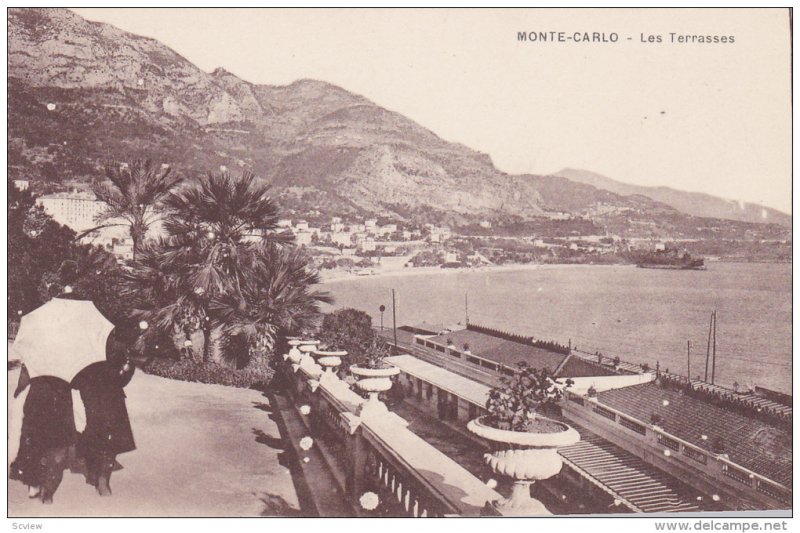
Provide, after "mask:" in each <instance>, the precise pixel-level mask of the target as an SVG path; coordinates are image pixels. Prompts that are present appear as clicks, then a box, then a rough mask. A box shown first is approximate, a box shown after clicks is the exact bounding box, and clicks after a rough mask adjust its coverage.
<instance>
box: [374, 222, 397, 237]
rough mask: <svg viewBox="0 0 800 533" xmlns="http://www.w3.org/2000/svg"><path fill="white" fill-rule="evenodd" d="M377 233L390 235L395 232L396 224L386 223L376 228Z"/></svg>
mask: <svg viewBox="0 0 800 533" xmlns="http://www.w3.org/2000/svg"><path fill="white" fill-rule="evenodd" d="M378 233H379V234H380V235H392V234H393V233H397V224H386V225H383V226H381V227H380V228H378Z"/></svg>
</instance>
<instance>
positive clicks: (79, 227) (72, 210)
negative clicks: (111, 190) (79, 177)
mask: <svg viewBox="0 0 800 533" xmlns="http://www.w3.org/2000/svg"><path fill="white" fill-rule="evenodd" d="M36 203H38V204H39V205H41V206H42V207H43V208H44V210H45V212H46V213H47V214H48V215H50V216H51V217H53V219H54V220H55V221H56V222H58V223H59V224H63V225H65V226H67V227H69V228H70V229H72V230H74V231H76V232H79V233H80V232H82V231H86V230H87V229H91V228H94V227H96V226H97V223H96V221H95V220H96V218H97V216H98V215H99V214H100V213H101V212H102V211H103V210H104V209H105V205H106V204H105V203H103V202H100V201H98V200H97V199H96V198H95V196H94V194H92V193H88V192H77V191H75V192H71V193H56V194H48V195H45V196H42V197H41V198H39V199H38V200H36Z"/></svg>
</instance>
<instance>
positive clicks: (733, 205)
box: [552, 168, 792, 226]
mask: <svg viewBox="0 0 800 533" xmlns="http://www.w3.org/2000/svg"><path fill="white" fill-rule="evenodd" d="M552 175H554V176H559V177H563V178H567V179H569V180H571V181H575V182H577V183H584V184H587V185H592V186H594V187H597V188H598V189H604V190H607V191H611V192H614V193H616V194H620V195H624V196H630V195H634V194H639V195H642V196H647V197H648V198H652V199H653V200H656V201H659V202H662V203H665V204H667V205H669V206H672V207H674V208H675V209H677V210H678V211H681V212H683V213H687V214H689V215H693V216H702V217H713V218H723V219H728V220H738V221H742V222H753V223H763V222H774V223H777V224H781V225H784V226H791V223H792V216H791V215H790V214H788V213H785V212H783V211H780V210H778V209H774V208H772V207H765V206H761V205H758V204H754V203H751V202H737V201H735V200H726V199H724V198H720V197H718V196H714V195H711V194H708V193H702V192H690V191H682V190H680V189H674V188H672V187H667V186H664V185H660V186H644V185H634V184H631V183H625V182H621V181H618V180H615V179H613V178H609V177H608V176H603V175H602V174H598V173H596V172H592V171H589V170H583V169H573V168H564V169H561V170H559V171H558V172H554V173H553V174H552Z"/></svg>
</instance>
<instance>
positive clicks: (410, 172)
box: [8, 9, 685, 224]
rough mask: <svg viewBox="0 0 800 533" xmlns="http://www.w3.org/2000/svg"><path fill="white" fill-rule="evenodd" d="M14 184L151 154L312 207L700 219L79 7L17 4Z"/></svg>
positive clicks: (77, 175)
mask: <svg viewBox="0 0 800 533" xmlns="http://www.w3.org/2000/svg"><path fill="white" fill-rule="evenodd" d="M8 22H9V24H8V32H9V35H8V73H9V81H8V99H9V101H8V111H9V118H8V128H9V141H8V152H9V163H8V165H9V166H8V174H9V178H13V179H16V178H19V179H31V180H34V181H46V182H48V183H50V184H51V185H52V186H58V185H59V184H63V183H64V182H69V181H88V180H91V179H97V178H99V177H101V176H102V172H101V168H102V163H103V162H104V161H108V160H110V159H111V160H126V159H129V158H134V157H142V156H148V157H150V158H152V159H154V160H156V161H159V162H164V163H169V164H171V165H173V166H175V167H177V168H180V169H182V171H183V172H185V173H187V174H189V175H194V174H196V173H200V172H207V171H209V170H214V171H216V170H217V169H218V168H220V167H221V166H225V167H227V168H228V169H230V170H231V171H239V170H241V169H249V170H252V171H253V172H254V173H255V174H256V175H258V176H260V177H262V178H263V179H266V180H269V181H270V182H272V183H273V184H274V186H275V188H276V194H277V195H279V196H280V199H281V204H282V205H283V206H285V207H286V206H288V207H289V208H295V209H296V210H298V211H300V212H303V210H306V211H310V212H320V213H323V214H347V213H353V214H358V215H366V214H371V215H379V216H384V217H388V218H394V219H397V220H408V219H414V220H415V221H417V222H420V221H446V222H449V223H454V224H459V223H467V222H474V221H476V220H483V219H488V220H500V221H502V220H518V219H528V218H532V217H538V216H542V215H547V214H548V213H549V212H554V211H556V212H569V213H579V214H587V215H593V216H594V215H596V214H597V213H606V214H607V213H613V214H614V215H615V216H618V217H619V216H620V214H624V217H623V218H624V220H628V219H629V218H637V217H638V218H646V219H648V220H651V219H652V218H653V217H657V216H659V214H661V213H663V214H669V215H670V216H671V217H673V218H674V217H679V218H680V217H685V215H682V214H681V213H679V212H678V211H677V210H676V209H675V208H674V207H671V206H670V205H667V203H666V202H664V203H661V202H660V201H657V200H654V199H653V198H652V197H648V196H647V195H630V194H619V193H616V192H614V191H611V190H603V189H601V188H598V187H596V186H593V185H591V184H583V183H576V182H575V181H572V180H570V179H567V178H565V177H559V176H531V175H523V176H512V175H508V174H505V173H503V172H500V171H499V170H497V169H496V168H495V167H494V165H493V164H492V161H491V159H490V157H489V156H488V155H486V154H483V153H480V152H478V151H475V150H472V149H470V148H468V147H465V146H463V145H460V144H456V143H451V142H448V141H446V140H443V139H441V138H439V137H438V136H437V135H436V134H435V133H433V132H431V131H429V130H427V129H425V128H424V127H422V126H420V125H419V124H417V123H415V122H413V121H411V120H409V119H407V118H406V117H404V116H402V115H400V114H398V113H395V112H393V111H389V110H387V109H384V108H382V107H380V106H378V105H376V104H375V103H373V102H371V101H369V100H368V99H366V98H364V97H362V96H359V95H356V94H353V93H350V92H348V91H346V90H344V89H342V88H340V87H336V86H334V85H331V84H328V83H325V82H321V81H314V80H299V81H296V82H294V83H292V84H290V85H287V86H272V85H258V84H253V83H249V82H247V81H245V80H242V79H240V78H238V77H237V76H235V75H233V74H232V73H230V72H227V71H225V70H224V69H221V68H220V69H217V70H215V71H213V72H211V73H206V72H204V71H202V70H200V69H199V68H197V67H196V66H195V65H193V64H192V63H190V62H189V61H188V60H186V59H185V58H183V57H181V56H180V55H179V54H177V53H175V52H174V51H173V50H171V49H169V48H168V47H166V46H164V45H163V44H161V43H160V42H158V41H156V40H153V39H149V38H144V37H141V36H137V35H133V34H130V33H127V32H124V31H122V30H119V29H117V28H115V27H113V26H109V25H106V24H101V23H96V22H91V21H87V20H85V19H83V18H82V17H80V16H78V15H77V14H75V13H73V12H71V11H69V10H65V9H9V10H8Z"/></svg>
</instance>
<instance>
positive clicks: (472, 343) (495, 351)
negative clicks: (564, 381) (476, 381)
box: [428, 329, 566, 372]
mask: <svg viewBox="0 0 800 533" xmlns="http://www.w3.org/2000/svg"><path fill="white" fill-rule="evenodd" d="M428 340H429V341H430V342H434V343H436V344H440V345H442V346H447V341H448V340H452V341H453V344H455V346H456V347H457V348H458V349H459V350H461V349H462V347H463V346H464V344H465V343H466V344H469V348H470V351H471V352H472V353H473V354H475V355H477V356H479V357H483V358H484V359H488V360H490V361H495V362H498V363H503V364H504V365H506V366H509V367H511V368H515V367H516V365H517V363H519V362H521V361H524V362H526V363H528V365H530V366H532V367H534V368H547V369H548V370H550V372H555V371H556V370H557V369H558V367H559V365H561V363H562V362H563V361H564V358H565V357H566V355H564V354H560V353H555V352H551V351H549V350H544V349H542V348H537V347H535V346H531V345H530V344H523V343H520V342H514V341H510V340H506V339H501V338H499V337H495V336H493V335H487V334H485V333H480V332H477V331H471V330H466V329H465V330H461V331H454V332H452V333H447V334H445V335H438V336H436V337H431V338H430V339H428Z"/></svg>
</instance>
